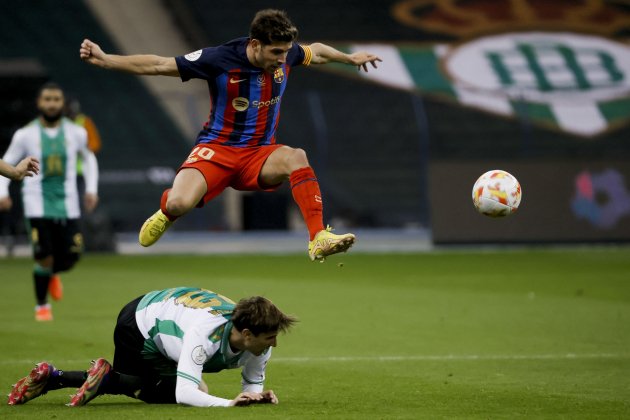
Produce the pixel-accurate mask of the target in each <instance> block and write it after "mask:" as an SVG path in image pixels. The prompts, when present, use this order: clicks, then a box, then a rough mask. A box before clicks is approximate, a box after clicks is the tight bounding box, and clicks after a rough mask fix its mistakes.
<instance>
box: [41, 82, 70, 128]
mask: <svg viewBox="0 0 630 420" xmlns="http://www.w3.org/2000/svg"><path fill="white" fill-rule="evenodd" d="M63 101H64V98H63V92H62V91H61V90H59V89H44V90H42V93H41V94H40V95H39V98H37V109H38V110H39V112H40V113H41V114H42V116H43V117H44V118H45V119H46V120H47V121H56V120H58V119H59V118H61V114H62V112H63Z"/></svg>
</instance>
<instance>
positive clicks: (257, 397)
mask: <svg viewBox="0 0 630 420" xmlns="http://www.w3.org/2000/svg"><path fill="white" fill-rule="evenodd" d="M261 401H262V394H259V393H258V392H241V393H240V394H238V395H237V396H236V398H234V399H233V400H232V402H231V403H230V406H232V407H243V406H246V405H250V404H255V403H257V402H261Z"/></svg>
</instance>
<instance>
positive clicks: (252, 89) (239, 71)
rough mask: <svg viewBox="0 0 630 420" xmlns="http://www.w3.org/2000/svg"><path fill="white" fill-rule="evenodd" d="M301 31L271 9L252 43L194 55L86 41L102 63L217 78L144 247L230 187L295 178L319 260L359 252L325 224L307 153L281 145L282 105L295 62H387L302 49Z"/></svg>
mask: <svg viewBox="0 0 630 420" xmlns="http://www.w3.org/2000/svg"><path fill="white" fill-rule="evenodd" d="M297 34H298V31H297V29H296V27H295V26H294V25H293V23H292V22H291V21H290V20H289V18H288V17H287V15H286V13H285V12H283V11H279V10H272V9H267V10H262V11H259V12H258V13H257V14H256V16H255V17H254V19H253V21H252V23H251V26H250V34H249V38H239V39H236V40H233V41H230V42H228V43H226V44H223V45H221V46H219V47H210V48H204V49H202V50H198V51H195V52H192V53H190V54H187V55H185V56H179V57H168V58H167V57H160V56H157V55H130V56H120V55H112V54H106V53H104V52H103V50H102V49H101V48H100V47H99V46H98V45H97V44H95V43H94V42H92V41H90V40H87V39H86V40H84V41H83V43H82V44H81V48H80V56H81V58H82V59H83V60H85V61H86V62H88V63H90V64H93V65H96V66H99V67H103V68H106V69H114V70H121V71H126V72H130V73H133V74H138V75H165V76H175V77H176V76H179V77H181V79H182V80H183V81H187V80H189V79H192V78H199V79H204V80H207V81H208V87H209V90H210V96H211V100H212V109H211V113H210V118H209V121H208V122H207V123H206V124H205V125H204V128H203V129H202V130H201V132H200V133H199V135H198V137H197V140H196V144H195V147H194V148H193V150H192V151H191V153H190V155H189V156H188V159H187V160H186V161H185V162H184V164H183V165H182V166H181V168H180V170H179V172H178V174H177V176H176V177H175V180H174V182H173V186H172V188H171V189H169V190H166V191H164V193H163V195H162V200H161V204H160V210H158V211H157V212H156V213H155V214H154V215H153V216H151V217H150V218H149V219H147V221H146V222H145V223H144V225H143V226H142V228H141V230H140V235H139V240H140V244H141V245H143V246H150V245H152V244H153V243H155V242H156V241H157V240H158V239H159V238H160V237H161V235H162V234H163V233H164V231H165V230H166V229H167V228H168V227H169V226H170V225H171V224H172V222H173V221H175V220H176V219H177V218H178V217H180V216H182V215H184V214H186V213H187V212H188V211H190V210H191V209H193V208H194V207H195V206H202V205H204V204H205V203H207V202H208V201H209V200H211V199H212V198H214V197H216V196H217V195H218V194H220V193H221V192H222V191H223V190H224V189H225V188H226V187H228V186H231V187H233V188H235V189H237V190H264V191H271V190H275V189H276V188H278V186H279V185H280V184H281V183H282V182H284V181H286V180H289V181H290V183H291V191H292V194H293V198H294V199H295V202H296V203H297V205H298V206H299V207H300V210H301V213H302V216H303V217H304V220H305V222H306V225H307V227H308V230H309V239H310V242H309V246H308V248H309V256H310V258H311V260H323V259H324V258H325V257H326V256H328V255H331V254H335V253H337V252H342V251H346V250H347V249H348V248H349V247H351V246H352V244H353V243H354V240H355V237H354V235H353V234H350V233H348V234H345V235H335V234H333V233H332V232H331V230H332V229H330V227H328V228H324V223H323V216H322V211H323V204H322V197H321V192H320V188H319V184H318V181H317V177H316V176H315V173H314V171H313V169H312V168H311V167H310V165H309V162H308V159H307V156H306V153H305V152H304V151H303V150H301V149H294V148H291V147H289V146H284V145H281V144H277V143H276V129H277V126H278V119H279V115H280V103H281V101H282V95H283V93H284V90H285V88H286V84H287V79H288V76H289V73H290V72H291V70H292V68H293V67H295V66H298V65H301V64H303V65H309V64H325V63H330V62H337V63H345V64H351V65H356V66H358V68H359V69H363V70H364V71H367V68H368V67H367V64H368V63H370V64H371V65H372V66H373V67H374V68H376V63H377V62H378V61H381V59H380V58H379V57H377V56H376V55H373V54H370V53H368V52H356V53H353V54H345V53H343V52H340V51H338V50H336V49H334V48H332V47H330V46H328V45H324V44H321V43H314V44H311V45H310V46H306V45H299V44H297V43H295V40H296V39H297Z"/></svg>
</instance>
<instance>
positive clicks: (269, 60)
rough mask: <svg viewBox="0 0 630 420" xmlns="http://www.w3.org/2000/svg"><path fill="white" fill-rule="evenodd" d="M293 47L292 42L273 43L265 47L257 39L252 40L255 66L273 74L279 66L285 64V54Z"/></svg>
mask: <svg viewBox="0 0 630 420" xmlns="http://www.w3.org/2000/svg"><path fill="white" fill-rule="evenodd" d="M292 46H293V43H292V42H274V43H273V44H270V45H265V44H262V43H261V42H259V41H258V40H257V39H254V40H252V47H253V50H254V60H255V63H254V64H255V65H256V66H258V67H262V69H263V70H264V71H265V72H267V73H269V74H273V73H274V72H275V71H276V70H277V69H278V68H279V67H280V66H282V65H283V64H284V63H286V62H287V54H288V53H289V50H290V49H291V47H292Z"/></svg>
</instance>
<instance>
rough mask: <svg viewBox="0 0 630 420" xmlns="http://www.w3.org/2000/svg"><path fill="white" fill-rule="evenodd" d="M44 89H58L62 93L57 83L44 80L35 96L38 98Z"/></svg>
mask: <svg viewBox="0 0 630 420" xmlns="http://www.w3.org/2000/svg"><path fill="white" fill-rule="evenodd" d="M45 90H60V91H61V93H64V92H63V89H62V88H61V85H59V84H58V83H55V82H46V83H44V84H43V85H42V86H41V87H40V88H39V90H38V91H37V97H38V98H39V97H40V96H42V93H44V91H45Z"/></svg>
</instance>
